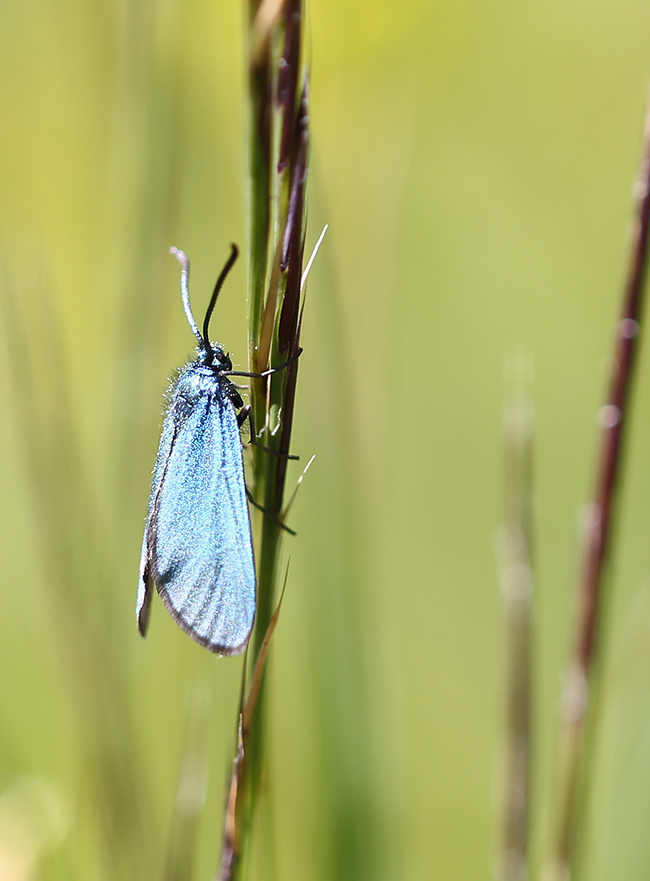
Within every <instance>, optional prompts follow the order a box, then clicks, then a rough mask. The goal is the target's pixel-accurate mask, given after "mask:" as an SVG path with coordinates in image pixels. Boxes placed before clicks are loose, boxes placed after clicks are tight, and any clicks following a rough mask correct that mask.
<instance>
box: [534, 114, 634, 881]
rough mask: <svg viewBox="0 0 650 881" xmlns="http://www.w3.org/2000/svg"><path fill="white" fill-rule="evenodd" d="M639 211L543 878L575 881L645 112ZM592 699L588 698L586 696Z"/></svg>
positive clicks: (619, 447)
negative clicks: (548, 858) (554, 831)
mask: <svg viewBox="0 0 650 881" xmlns="http://www.w3.org/2000/svg"><path fill="white" fill-rule="evenodd" d="M635 197H636V210H635V216H634V226H633V229H632V236H631V248H630V257H629V263H628V274H627V281H626V285H625V289H624V296H623V306H622V314H621V318H620V320H619V321H618V323H617V325H616V335H615V342H614V353H613V357H612V361H611V365H612V366H611V375H610V380H609V392H608V396H607V403H606V404H605V406H604V407H603V408H602V409H601V411H600V418H599V423H600V441H599V452H598V458H597V470H596V480H595V489H594V495H593V500H592V502H591V504H590V506H589V508H588V511H587V516H586V519H585V524H584V534H583V552H582V566H581V571H580V579H579V584H578V613H577V628H576V634H575V645H574V649H573V656H572V659H571V662H570V665H569V668H568V671H567V674H566V676H565V681H564V688H563V694H562V702H561V721H560V732H559V774H560V786H559V791H558V801H557V807H556V811H555V816H556V818H557V820H558V822H559V827H558V832H557V837H556V840H555V842H554V847H553V851H552V854H551V861H550V863H549V865H548V867H547V873H546V877H547V878H548V879H549V881H568V879H571V878H572V876H573V877H574V878H575V866H576V853H577V843H578V828H579V815H580V813H581V812H580V810H579V802H580V800H581V797H582V794H581V790H582V788H583V786H582V785H583V783H584V781H586V779H587V773H588V769H587V768H586V767H585V732H586V721H587V710H588V706H589V704H590V703H591V704H593V703H594V700H595V698H596V694H595V692H594V689H593V687H592V686H593V685H595V683H596V680H595V677H594V669H595V662H596V661H597V659H598V651H599V646H600V640H599V637H600V635H601V627H602V620H601V618H602V615H601V614H600V613H601V609H602V602H603V582H604V575H605V569H606V564H607V560H608V553H609V551H610V547H611V540H612V532H613V527H614V515H615V513H616V496H617V493H618V490H619V486H620V476H621V463H622V455H623V441H624V437H625V434H624V432H625V426H626V425H627V423H628V421H629V418H630V414H629V409H630V389H631V384H632V378H633V374H634V364H635V354H636V349H637V343H638V339H639V329H640V321H641V314H642V307H643V294H644V286H645V284H644V283H645V276H646V267H647V259H648V231H649V228H650V112H649V113H648V114H647V116H646V125H645V133H644V144H643V154H642V162H641V168H640V172H639V178H638V181H637V184H636V188H635ZM590 691H591V694H590Z"/></svg>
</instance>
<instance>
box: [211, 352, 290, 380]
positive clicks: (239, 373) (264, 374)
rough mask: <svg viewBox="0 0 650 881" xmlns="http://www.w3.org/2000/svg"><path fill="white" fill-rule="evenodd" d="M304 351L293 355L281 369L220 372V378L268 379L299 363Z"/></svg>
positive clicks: (281, 365)
mask: <svg viewBox="0 0 650 881" xmlns="http://www.w3.org/2000/svg"><path fill="white" fill-rule="evenodd" d="M303 351H304V350H303V349H298V351H297V352H296V353H295V355H292V356H291V357H290V358H287V360H286V361H284V362H283V363H282V364H280V365H279V367H271V368H270V369H269V370H263V371H262V372H261V373H247V372H246V371H244V370H220V371H219V375H220V376H252V377H253V379H266V377H267V376H273V374H274V373H279V372H280V371H281V370H284V369H285V368H286V367H288V366H289V364H293V362H294V361H297V360H298V358H300V356H301V355H302V353H303Z"/></svg>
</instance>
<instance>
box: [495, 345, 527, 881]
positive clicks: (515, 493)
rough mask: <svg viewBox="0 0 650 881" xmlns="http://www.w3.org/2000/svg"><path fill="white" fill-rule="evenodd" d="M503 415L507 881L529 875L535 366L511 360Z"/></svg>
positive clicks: (501, 551)
mask: <svg viewBox="0 0 650 881" xmlns="http://www.w3.org/2000/svg"><path fill="white" fill-rule="evenodd" d="M509 366H510V373H511V377H510V382H509V384H510V387H509V389H508V391H507V394H506V400H505V404H504V413H503V442H504V452H505V516H504V520H503V523H502V524H501V529H500V531H499V544H498V554H499V576H500V582H501V592H502V595H503V611H504V622H505V636H506V717H507V728H506V750H505V753H506V754H505V778H504V793H503V839H502V852H501V861H500V877H501V879H502V881H525V879H526V877H527V873H528V867H527V864H528V830H529V807H530V767H529V766H530V738H531V629H532V622H531V610H532V589H533V572H532V562H531V547H532V531H533V530H532V522H533V467H532V466H533V455H532V453H533V425H534V422H533V404H532V399H531V397H530V394H529V392H528V387H527V385H528V374H529V373H530V372H531V370H532V362H531V361H530V359H526V358H525V357H523V356H522V357H517V358H513V359H512V362H511V364H510V365H509Z"/></svg>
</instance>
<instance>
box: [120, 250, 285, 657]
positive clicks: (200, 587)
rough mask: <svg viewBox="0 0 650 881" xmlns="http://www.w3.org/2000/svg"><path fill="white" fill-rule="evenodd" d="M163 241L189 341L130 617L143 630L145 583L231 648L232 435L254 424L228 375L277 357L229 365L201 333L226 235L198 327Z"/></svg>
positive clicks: (242, 558)
mask: <svg viewBox="0 0 650 881" xmlns="http://www.w3.org/2000/svg"><path fill="white" fill-rule="evenodd" d="M170 251H171V253H172V254H173V255H174V256H175V257H176V259H177V260H178V261H179V263H180V264H181V297H182V301H183V308H184V310H185V315H186V317H187V320H188V323H189V325H190V327H191V329H192V332H193V333H194V336H195V337H196V339H197V342H198V348H197V357H196V359H195V360H193V361H190V362H189V363H188V364H186V365H185V366H184V367H183V368H181V370H180V371H179V372H178V374H177V375H176V376H175V377H174V378H173V379H172V382H171V385H170V388H169V391H168V394H167V398H168V407H167V411H166V414H165V418H164V422H163V428H162V433H161V437H160V444H159V447H158V454H157V456H156V462H155V465H154V469H153V480H152V485H151V496H150V498H149V510H148V513H147V520H146V525H145V530H144V538H143V541H142V554H141V558H140V580H139V583H138V598H137V605H136V617H137V622H138V628H139V630H140V633H141V634H142V635H143V636H144V635H145V633H146V629H147V624H148V619H149V611H150V604H151V598H152V595H153V588H154V587H155V588H156V590H157V591H158V593H159V594H160V597H161V598H162V601H163V603H164V604H165V606H166V607H167V609H168V611H169V613H170V614H171V616H172V618H174V620H175V621H176V622H177V623H178V624H179V625H180V627H181V628H182V629H183V630H185V631H186V632H187V633H188V634H189V635H190V636H191V637H192V638H193V639H194V640H196V642H198V643H200V644H201V645H203V646H205V647H206V648H207V649H209V650H210V651H212V652H215V653H219V654H222V655H236V654H239V653H240V652H242V651H243V650H244V648H245V647H246V644H247V642H248V639H249V637H250V633H251V630H252V627H253V620H254V617H255V584H256V579H255V562H254V557H253V544H252V537H251V524H250V516H249V511H248V501H247V490H246V483H245V478H244V463H243V456H242V444H241V439H240V428H241V426H242V425H243V423H244V421H245V420H246V418H249V419H250V420H251V440H253V436H254V431H253V428H252V419H251V416H252V414H251V412H250V408H249V407H248V406H244V402H243V401H242V399H241V396H240V394H239V391H238V389H237V386H236V385H235V383H234V382H233V381H232V380H231V379H230V377H231V376H258V377H265V376H269V375H270V374H272V373H275V372H277V371H278V370H281V369H282V368H283V367H284V366H286V365H281V366H280V367H277V368H275V369H272V370H268V371H265V372H264V373H262V374H251V373H244V372H240V371H235V370H233V367H232V362H231V360H230V357H229V356H228V354H227V353H226V352H225V351H224V350H223V349H222V348H221V346H220V345H219V344H217V343H212V342H210V338H209V335H208V329H209V324H210V318H211V316H212V312H213V310H214V306H215V303H216V301H217V297H218V295H219V291H220V290H221V287H222V285H223V283H224V281H225V278H226V276H227V275H228V272H229V271H230V269H231V268H232V266H233V264H234V262H235V260H236V259H237V255H238V250H237V247H236V245H232V252H231V254H230V257H229V258H228V261H227V262H226V265H225V266H224V268H223V270H222V271H221V274H220V275H219V278H218V279H217V283H216V285H215V288H214V291H213V294H212V297H211V299H210V303H209V305H208V308H207V310H206V313H205V319H204V321H203V328H202V332H201V331H200V330H199V328H198V325H197V323H196V320H195V319H194V315H193V314H192V309H191V306H190V294H189V272H190V263H189V259H188V257H187V255H186V254H185V253H184V252H183V251H180V250H179V249H178V248H171V249H170ZM298 354H300V350H299V351H298ZM294 357H297V355H296V356H294ZM292 360H293V359H292ZM287 363H288V362H287ZM237 411H239V412H237ZM291 458H295V457H291Z"/></svg>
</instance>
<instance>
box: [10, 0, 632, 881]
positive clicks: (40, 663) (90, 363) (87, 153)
mask: <svg viewBox="0 0 650 881" xmlns="http://www.w3.org/2000/svg"><path fill="white" fill-rule="evenodd" d="M243 28H244V13H243V9H242V7H241V5H240V4H239V3H238V2H234V0H228V2H225V0H222V2H219V3H207V2H205V0H186V2H185V3H182V4H181V3H179V2H177V0H165V2H159V3H153V2H151V3H147V2H131V3H130V2H126V0H123V2H117V3H110V2H95V3H90V2H87V0H49V2H46V3H43V2H36V0H23V2H22V3H18V2H7V3H5V4H4V6H3V27H2V31H1V33H0V81H1V82H2V86H1V87H0V89H1V91H0V96H1V102H2V103H1V105H0V116H1V118H2V119H3V123H4V124H3V129H4V132H5V134H4V136H3V137H2V142H1V144H0V180H1V183H0V194H1V195H0V217H1V232H2V245H1V250H0V255H1V261H0V262H1V270H2V306H3V309H2V317H3V322H2V323H3V334H2V336H1V337H0V338H1V339H2V352H3V355H2V360H1V361H0V364H1V371H0V395H1V402H2V403H1V406H2V412H3V418H2V419H0V447H1V449H0V461H1V487H2V489H1V495H2V504H1V506H0V518H1V528H0V536H1V540H2V545H1V554H2V580H1V584H0V590H1V592H2V609H3V612H2V615H1V616H0V664H1V667H0V669H1V671H2V672H1V674H0V879H2V881H4V879H5V878H6V879H9V881H11V879H24V878H43V879H70V878H78V879H95V878H96V879H104V878H107V879H108V878H111V879H115V878H120V879H128V878H138V879H148V878H152V879H153V878H160V877H162V873H163V867H164V866H165V864H166V863H168V861H169V859H170V857H169V854H170V847H174V846H176V845H173V844H172V845H170V838H171V839H172V841H173V840H174V834H176V833H177V832H178V829H179V828H181V827H180V825H179V821H178V812H179V811H181V813H182V806H183V804H184V803H183V800H182V799H181V800H180V802H179V801H178V800H177V801H176V804H177V805H179V804H180V806H181V807H180V808H179V807H177V809H176V811H177V819H176V820H174V819H173V811H174V803H175V799H176V796H175V793H176V788H177V780H178V775H179V768H180V767H181V765H182V763H183V756H185V757H186V758H187V756H188V755H189V756H190V758H192V756H194V758H195V759H196V762H195V764H197V763H198V765H199V766H201V760H202V756H203V753H204V754H205V755H204V759H205V763H206V766H207V767H208V768H209V775H208V779H207V788H206V801H205V806H204V808H202V809H200V811H199V813H200V817H199V820H198V839H197V841H196V846H195V847H194V848H193V850H194V863H193V866H191V865H190V860H189V857H188V858H187V859H186V860H185V862H184V865H185V867H186V870H187V871H186V874H185V875H184V876H183V877H194V878H197V879H199V878H203V879H204V878H210V877H212V873H213V872H214V870H215V867H216V865H217V861H218V852H219V843H220V824H221V814H222V804H223V786H224V781H225V779H226V774H227V772H228V762H229V756H230V754H231V753H230V749H231V746H232V737H233V732H234V725H235V711H236V705H237V699H238V690H239V685H240V672H241V660H236V659H216V658H214V657H212V656H211V655H209V653H207V652H206V651H205V650H203V649H201V648H200V647H198V646H197V645H195V644H193V643H192V642H191V640H190V639H188V638H187V637H186V636H185V635H184V634H183V633H181V631H180V630H179V629H178V628H177V627H176V626H175V625H174V624H173V622H172V621H171V620H170V619H169V616H168V615H167V614H166V613H165V612H164V610H163V609H162V606H161V604H160V603H159V602H156V603H155V607H154V609H153V615H152V625H151V629H150V634H149V636H148V638H147V639H146V640H141V639H140V637H139V636H138V634H137V631H136V627H135V621H134V614H133V608H134V602H135V589H136V576H137V568H138V558H139V551H140V542H141V537H142V527H143V522H144V515H145V511H146V505H147V498H148V492H149V482H150V472H151V468H152V465H153V460H154V456H155V450H156V446H157V441H158V432H159V427H160V421H161V407H162V393H163V392H164V390H165V388H166V377H167V376H168V375H169V373H170V372H171V371H172V369H173V368H174V367H175V366H177V365H179V364H181V363H182V362H183V360H184V359H185V358H186V357H187V356H188V355H189V354H190V353H191V351H192V345H193V340H192V337H191V335H190V332H189V329H188V327H187V325H186V323H185V320H184V318H183V314H182V310H181V305H180V299H179V296H178V274H179V273H178V266H177V264H176V263H175V261H174V260H172V258H171V257H170V256H169V255H168V253H167V249H168V247H169V246H170V245H172V244H176V245H178V246H179V247H182V248H184V249H185V250H186V251H187V252H188V253H189V255H190V257H191V259H192V262H193V276H192V290H193V300H194V303H195V309H196V311H197V312H199V313H201V312H202V309H203V304H204V303H205V301H206V299H207V297H208V294H209V291H210V290H211V286H212V284H213V283H214V279H215V278H216V275H217V273H218V271H219V269H220V268H221V265H222V263H223V261H224V259H225V257H226V255H227V253H228V243H229V242H230V241H236V242H239V243H241V244H243V243H244V242H245V230H246V223H245V188H246V181H245V155H244V147H245V104H244V101H245V79H244V60H243ZM308 42H309V47H310V48H309V55H310V63H311V67H312V92H311V100H312V103H311V118H312V154H311V156H312V161H311V179H310V201H309V205H310V227H309V233H308V247H310V246H311V243H313V242H314V241H315V239H316V237H317V236H318V234H319V232H320V229H321V227H322V225H323V224H324V223H325V222H327V223H329V224H330V230H329V233H328V236H327V238H326V240H325V243H324V246H323V248H322V250H321V252H320V255H319V257H318V260H317V261H316V264H315V266H314V268H313V272H312V276H311V281H310V287H309V292H308V300H307V309H306V315H305V326H304V346H305V354H304V356H303V357H302V359H301V366H300V381H299V390H298V401H297V411H296V420H297V422H296V429H295V443H294V446H295V451H296V452H298V453H299V454H300V455H301V457H302V461H303V463H304V462H305V461H306V460H307V459H308V457H309V456H310V455H312V454H313V453H315V454H316V461H315V463H314V466H313V467H312V470H311V471H310V473H309V476H308V479H307V480H306V481H305V483H304V485H303V487H302V489H301V492H300V493H299V496H298V499H297V502H296V505H295V507H294V510H293V513H292V517H291V523H292V525H293V526H294V527H295V528H296V529H297V530H298V532H299V536H298V538H297V539H291V540H288V541H287V542H286V543H285V554H286V555H287V556H288V555H290V556H291V570H290V576H289V585H288V588H287V594H286V597H285V603H284V607H283V611H282V616H281V619H280V625H279V627H278V629H277V631H276V636H275V642H274V649H273V660H272V666H271V670H272V682H271V700H270V714H271V715H270V725H271V744H270V753H271V760H270V762H269V772H268V777H267V789H268V793H269V799H268V805H267V807H266V808H265V809H264V810H263V811H262V812H261V814H260V836H259V840H260V846H259V855H258V859H257V861H256V864H255V866H254V877H256V878H257V877H259V878H273V877H277V878H282V879H294V878H295V879H305V878H308V879H315V881H319V879H323V881H325V879H355V881H356V879H388V878H395V877H399V878H401V879H405V881H406V879H408V881H421V879H428V878H442V879H447V881H453V879H459V881H474V879H476V881H478V879H485V878H490V877H492V875H493V871H494V865H495V862H496V857H497V852H498V836H499V814H498V807H499V800H500V773H501V763H502V761H501V760H502V740H503V727H504V726H503V685H502V683H503V627H502V614H501V601H500V597H499V591H498V587H497V578H496V563H495V553H494V538H495V532H496V528H497V526H498V523H499V520H500V517H501V511H502V480H503V468H502V464H503V463H502V440H501V409H502V399H503V392H504V379H503V377H504V363H505V361H506V358H507V357H508V354H509V353H511V352H512V351H513V349H514V348H516V347H523V349H524V350H525V351H528V352H530V353H532V356H533V358H534V363H535V378H534V383H533V395H534V399H535V408H536V441H535V444H536V451H535V457H536V469H535V480H536V496H537V511H536V513H537V534H536V548H535V554H536V561H537V572H536V597H535V616H536V618H535V620H536V624H535V627H536V631H535V642H534V657H535V694H534V697H535V706H534V711H535V733H536V744H535V764H534V782H535V798H534V809H535V815H534V822H535V831H534V837H533V873H532V874H533V877H538V872H539V868H540V864H541V858H542V855H543V853H544V850H545V848H546V846H547V841H548V835H549V829H550V822H549V816H550V814H551V813H552V809H551V808H550V804H551V802H550V796H551V792H552V781H553V751H554V750H553V745H554V734H555V725H556V717H557V700H558V695H559V682H560V674H561V669H562V663H563V658H564V656H565V650H566V647H567V641H568V636H569V632H570V622H571V612H572V605H573V603H572V587H573V583H574V575H575V569H576V560H577V555H576V538H577V514H578V511H579V508H580V506H581V505H582V503H583V502H584V501H585V499H586V498H587V496H588V493H589V488H590V484H591V478H592V472H593V464H592V459H593V450H594V441H595V416H596V412H597V408H598V406H599V405H600V403H601V400H602V395H603V393H604V382H605V377H606V370H607V363H608V356H609V350H610V345H611V337H612V329H613V322H614V320H615V318H616V316H617V312H618V309H619V297H620V287H621V283H622V279H623V275H624V265H625V260H626V230H627V226H628V220H629V212H630V204H631V198H630V193H631V188H632V184H633V181H634V178H635V175H636V170H637V163H638V156H639V146H640V138H641V131H642V125H643V116H644V112H645V101H646V92H647V85H648V82H649V80H650V8H648V6H647V5H646V4H643V3H639V2H633V0H619V2H617V3H614V2H611V0H609V2H605V0H592V2H589V3H586V2H580V0H561V2H560V0H555V2H545V3H542V2H532V3H526V4H521V3H515V2H512V0H501V2H495V0H465V2H456V3H452V2H435V3H431V2H423V0H410V2H408V3H404V4H400V5H399V6H398V5H396V4H394V3H388V2H385V0H373V2H369V0H358V2H356V3H353V4H351V3H345V2H340V0H329V2H325V0H312V2H311V3H310V5H309V36H308ZM213 327H214V329H215V334H216V335H217V336H218V338H219V339H220V340H221V341H222V342H223V343H224V344H225V345H227V347H228V348H229V349H230V351H231V352H232V353H233V356H234V360H235V362H236V363H239V364H240V365H244V364H245V362H246V336H245V333H246V331H245V327H246V317H245V269H244V265H243V261H242V263H241V264H240V265H239V266H238V267H237V268H236V269H235V270H234V272H233V276H232V278H231V279H230V280H229V283H228V286H227V289H226V291H225V292H224V295H223V297H222V298H221V301H220V303H219V307H218V310H217V315H216V317H215V319H214V322H213ZM648 370H649V364H648V357H647V353H646V352H645V350H644V351H642V354H641V358H640V362H639V375H638V382H637V384H636V389H635V398H634V401H635V413H634V424H633V430H632V433H631V436H630V443H629V445H628V456H627V467H626V479H625V486H624V493H623V497H622V505H621V510H620V515H621V516H620V521H619V529H618V539H619V540H618V543H617V548H616V555H615V558H614V560H613V565H612V567H611V579H610V586H611V588H612V590H611V592H610V593H609V598H608V602H607V604H606V613H607V623H606V659H605V676H604V690H603V701H602V715H601V726H600V730H599V736H598V739H597V744H596V756H597V769H596V772H595V776H594V779H593V785H592V792H591V796H592V797H591V800H590V806H589V810H588V816H587V826H586V832H585V836H586V838H585V841H586V853H587V857H586V874H585V877H589V878H590V879H593V881H605V879H614V878H615V879H626V881H627V879H630V881H633V879H637V878H638V879H642V878H646V877H647V865H648V858H649V856H650V851H649V843H648V836H647V827H648V821H649V819H650V585H649V582H648V572H649V569H650V558H649V553H648V548H649V547H650V545H649V543H648V540H647V536H648V532H649V529H650V505H649V504H648V494H649V491H650V471H649V469H648V467H647V462H648V449H649V448H650V382H649V381H648ZM294 473H295V475H296V476H297V474H298V473H299V468H298V467H296V469H295V471H294ZM208 699H209V700H208ZM188 744H189V745H188ZM192 744H195V746H192ZM196 744H198V745H196ZM193 750H195V752H196V755H194V752H193ZM199 790H200V787H199ZM192 792H193V793H194V795H193V798H194V801H197V803H198V805H199V808H200V807H201V793H200V791H199V792H198V794H197V793H196V792H194V790H192ZM186 801H187V800H186ZM190 802H192V799H190ZM269 806H270V809H269ZM186 813H189V815H191V814H192V809H191V805H190V808H189V809H188V811H186ZM191 825H192V824H191V822H190V823H189V826H191ZM172 828H173V829H174V830H176V832H175V833H174V834H171V833H170V829H172ZM178 834H180V833H178ZM177 844H178V843H177ZM178 846H179V847H181V845H178ZM181 862H182V861H181ZM21 872H22V873H23V874H20V873H21ZM192 873H193V874H192ZM178 877H180V876H178Z"/></svg>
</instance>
